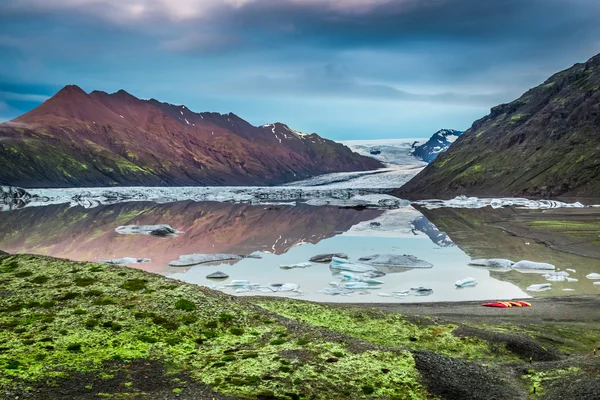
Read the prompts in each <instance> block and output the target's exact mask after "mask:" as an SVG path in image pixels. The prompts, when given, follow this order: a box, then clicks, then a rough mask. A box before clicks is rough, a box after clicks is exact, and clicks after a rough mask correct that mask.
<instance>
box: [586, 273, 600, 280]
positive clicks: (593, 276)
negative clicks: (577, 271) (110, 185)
mask: <svg viewBox="0 0 600 400" xmlns="http://www.w3.org/2000/svg"><path fill="white" fill-rule="evenodd" d="M585 277H586V278H588V279H600V274H598V273H595V272H594V273H592V274H588V275H586V276H585Z"/></svg>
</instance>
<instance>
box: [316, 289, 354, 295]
mask: <svg viewBox="0 0 600 400" xmlns="http://www.w3.org/2000/svg"><path fill="white" fill-rule="evenodd" d="M320 292H321V293H323V294H328V295H331V296H337V295H342V296H348V295H350V294H352V293H354V290H352V289H345V288H325V289H323V290H321V291H320Z"/></svg>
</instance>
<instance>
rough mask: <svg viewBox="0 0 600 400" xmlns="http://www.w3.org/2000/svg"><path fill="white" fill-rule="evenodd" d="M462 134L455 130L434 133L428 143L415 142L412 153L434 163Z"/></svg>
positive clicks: (442, 130)
mask: <svg viewBox="0 0 600 400" xmlns="http://www.w3.org/2000/svg"><path fill="white" fill-rule="evenodd" d="M462 134H463V132H461V131H455V130H454V129H441V130H439V131H437V132H436V133H434V134H433V136H432V137H431V138H430V139H429V140H428V141H427V142H426V143H423V144H419V142H414V143H413V145H412V149H411V153H412V154H413V155H414V156H415V157H417V158H419V159H421V160H423V161H425V162H428V163H429V162H432V161H433V160H435V158H436V157H437V156H438V155H439V154H440V153H443V152H445V151H446V150H448V147H450V145H451V144H452V143H454V141H455V140H456V139H458V137H459V136H460V135H462Z"/></svg>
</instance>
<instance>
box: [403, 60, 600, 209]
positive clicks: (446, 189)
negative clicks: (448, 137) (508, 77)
mask: <svg viewBox="0 0 600 400" xmlns="http://www.w3.org/2000/svg"><path fill="white" fill-rule="evenodd" d="M459 194H467V195H476V196H542V197H556V196H587V197H598V196H600V55H597V56H595V57H593V58H591V59H590V60H589V61H587V62H586V63H583V64H576V65H574V66H573V67H571V68H569V69H567V70H565V71H562V72H559V73H557V74H555V75H553V76H552V77H551V78H549V79H548V80H547V81H546V82H544V83H543V84H542V85H540V86H538V87H535V88H533V89H531V90H529V91H528V92H527V93H525V94H524V95H523V96H521V97H520V98H519V99H517V100H515V101H513V102H511V103H508V104H502V105H499V106H497V107H494V108H492V110H491V113H490V114H489V115H488V116H486V117H484V118H482V119H480V120H478V121H476V122H475V123H474V124H473V126H472V127H471V128H470V129H469V130H468V131H467V132H466V133H465V134H464V135H462V136H461V137H460V138H459V139H458V140H457V141H456V142H455V143H454V144H453V145H452V147H451V149H450V150H449V151H447V152H446V153H443V154H441V155H440V156H439V157H437V159H436V160H435V161H434V162H432V163H431V164H430V165H429V166H428V167H427V168H425V169H424V170H423V171H422V172H421V173H420V174H418V175H417V176H416V177H415V178H413V179H412V180H411V181H410V182H409V183H408V184H406V185H404V186H403V187H402V188H400V189H399V190H397V191H396V195H398V196H400V197H404V198H410V199H420V198H433V197H454V196H456V195H459Z"/></svg>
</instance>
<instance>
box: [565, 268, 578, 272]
mask: <svg viewBox="0 0 600 400" xmlns="http://www.w3.org/2000/svg"><path fill="white" fill-rule="evenodd" d="M566 270H567V271H569V272H572V273H576V272H577V271H575V270H574V269H573V268H567V269H566Z"/></svg>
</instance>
